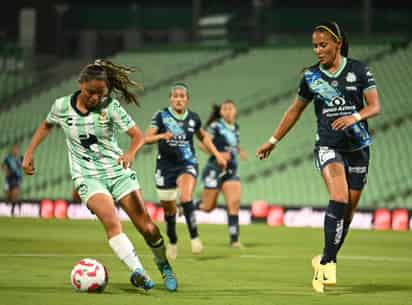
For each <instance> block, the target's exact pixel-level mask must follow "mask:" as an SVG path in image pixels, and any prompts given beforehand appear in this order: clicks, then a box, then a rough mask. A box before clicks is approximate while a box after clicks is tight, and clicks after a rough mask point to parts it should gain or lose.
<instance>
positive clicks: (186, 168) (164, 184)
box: [155, 161, 198, 190]
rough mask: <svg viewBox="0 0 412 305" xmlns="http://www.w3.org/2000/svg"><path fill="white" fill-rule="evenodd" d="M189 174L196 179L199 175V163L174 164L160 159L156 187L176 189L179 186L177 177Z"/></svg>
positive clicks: (157, 164)
mask: <svg viewBox="0 0 412 305" xmlns="http://www.w3.org/2000/svg"><path fill="white" fill-rule="evenodd" d="M183 174H189V175H192V176H193V177H194V178H195V179H196V178H197V175H198V165H197V164H187V165H179V166H172V165H171V164H170V163H166V162H162V161H158V162H157V163H156V173H155V180H156V187H157V188H158V189H166V190H167V189H175V188H176V187H177V184H176V182H177V178H179V176H180V175H183Z"/></svg>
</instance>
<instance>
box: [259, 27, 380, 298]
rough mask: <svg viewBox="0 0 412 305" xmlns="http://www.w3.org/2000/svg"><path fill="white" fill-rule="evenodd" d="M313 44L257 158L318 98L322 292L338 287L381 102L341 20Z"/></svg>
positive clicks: (317, 267)
mask: <svg viewBox="0 0 412 305" xmlns="http://www.w3.org/2000/svg"><path fill="white" fill-rule="evenodd" d="M312 43H313V50H314V52H315V54H316V57H317V58H318V60H319V61H318V63H317V64H315V65H313V66H311V67H310V68H307V69H305V71H304V75H303V78H302V81H301V83H300V88H299V93H298V96H297V97H296V99H295V100H294V102H293V104H292V106H290V107H289V109H288V110H287V111H286V113H285V114H284V116H283V118H282V120H281V122H280V124H279V125H278V127H277V129H276V130H275V132H274V133H273V136H272V137H271V138H270V140H269V141H268V142H267V143H264V144H263V145H262V146H261V147H260V148H259V149H258V150H257V156H258V157H259V158H260V159H266V158H267V157H268V156H269V155H270V153H271V151H272V150H273V149H274V148H275V146H276V143H277V142H278V141H280V140H281V139H282V138H283V137H284V136H285V135H286V134H287V133H288V131H289V130H290V129H291V128H292V127H293V125H294V124H295V123H296V122H297V120H298V119H299V117H300V115H301V114H302V112H303V111H304V109H305V108H306V106H307V105H308V104H309V102H310V101H312V100H313V101H314V104H315V112H316V117H317V124H318V131H317V141H316V144H315V151H314V152H315V162H316V165H317V167H318V168H319V169H320V170H321V173H322V176H323V179H324V181H325V184H326V188H327V190H328V193H329V199H330V200H329V205H328V207H327V209H326V213H325V220H324V236H325V237H324V238H325V241H324V242H325V245H324V250H323V255H322V256H320V255H319V256H315V257H314V258H313V259H312V267H313V269H314V276H313V280H312V286H313V289H314V290H315V291H316V292H323V291H324V286H325V285H336V255H337V253H338V251H339V249H340V248H341V246H342V244H343V242H344V240H345V236H346V234H347V233H348V230H349V225H350V223H351V221H352V217H353V215H354V211H355V209H356V207H357V205H358V202H359V199H360V197H361V194H362V189H363V187H364V186H365V184H366V178H367V173H368V166H369V158H370V155H369V145H370V144H371V143H372V140H371V137H370V134H369V131H368V124H367V121H366V120H367V119H368V118H371V117H374V116H376V115H378V114H379V112H380V102H379V97H378V92H377V90H376V85H375V80H374V77H373V75H372V73H371V71H370V70H369V69H368V67H367V66H366V65H365V64H363V63H361V62H360V61H357V60H354V59H351V58H348V51H349V45H348V41H347V39H346V37H345V34H344V33H343V30H342V28H341V27H340V26H339V25H338V24H337V23H335V22H324V23H321V24H319V25H317V26H315V28H314V31H313V34H312ZM364 101H365V102H366V105H364Z"/></svg>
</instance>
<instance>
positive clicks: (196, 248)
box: [191, 237, 203, 254]
mask: <svg viewBox="0 0 412 305" xmlns="http://www.w3.org/2000/svg"><path fill="white" fill-rule="evenodd" d="M191 243H192V253H193V254H200V253H202V251H203V243H202V241H201V240H200V239H199V237H196V238H194V239H192V240H191Z"/></svg>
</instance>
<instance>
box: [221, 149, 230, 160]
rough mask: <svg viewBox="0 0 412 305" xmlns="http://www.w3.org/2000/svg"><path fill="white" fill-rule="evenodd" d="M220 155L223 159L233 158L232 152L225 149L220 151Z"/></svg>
mask: <svg viewBox="0 0 412 305" xmlns="http://www.w3.org/2000/svg"><path fill="white" fill-rule="evenodd" d="M220 155H221V156H222V157H223V159H225V160H226V161H229V160H230V159H232V154H231V153H230V152H228V151H223V152H221V153H220Z"/></svg>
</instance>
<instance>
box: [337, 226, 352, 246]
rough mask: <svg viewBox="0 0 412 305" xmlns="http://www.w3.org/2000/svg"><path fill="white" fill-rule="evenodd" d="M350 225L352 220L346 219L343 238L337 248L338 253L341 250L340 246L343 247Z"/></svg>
mask: <svg viewBox="0 0 412 305" xmlns="http://www.w3.org/2000/svg"><path fill="white" fill-rule="evenodd" d="M349 226H350V222H349V221H344V222H343V232H342V239H341V241H340V243H339V244H338V246H337V249H336V253H338V252H339V250H340V248H341V247H342V245H343V243H344V242H345V237H346V235H347V234H348V232H349Z"/></svg>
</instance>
